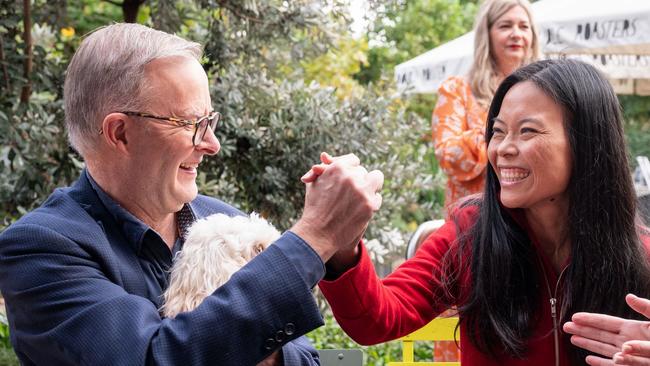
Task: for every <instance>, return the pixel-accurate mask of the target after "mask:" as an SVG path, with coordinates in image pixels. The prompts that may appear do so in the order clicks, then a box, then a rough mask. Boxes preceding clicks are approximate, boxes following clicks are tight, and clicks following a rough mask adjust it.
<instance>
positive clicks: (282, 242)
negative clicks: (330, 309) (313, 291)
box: [275, 231, 325, 288]
mask: <svg viewBox="0 0 650 366" xmlns="http://www.w3.org/2000/svg"><path fill="white" fill-rule="evenodd" d="M275 245H277V247H278V249H280V251H281V252H282V253H283V254H284V255H285V256H286V257H287V258H288V260H289V261H290V262H291V263H292V264H293V265H294V267H296V269H297V270H298V273H300V276H301V277H302V279H303V281H305V283H306V284H307V285H308V286H309V288H314V286H316V284H317V283H318V282H319V281H320V280H321V279H322V278H323V276H325V264H324V263H323V261H322V260H321V258H320V256H319V255H318V254H317V253H316V252H315V251H314V249H312V247H311V246H309V244H307V242H305V241H304V240H303V239H302V238H301V237H299V236H298V235H296V234H294V233H293V232H291V231H286V232H285V233H284V234H282V236H281V237H280V239H278V240H277V241H276V242H275Z"/></svg>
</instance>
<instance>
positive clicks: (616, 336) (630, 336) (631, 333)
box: [563, 295, 650, 366]
mask: <svg viewBox="0 0 650 366" xmlns="http://www.w3.org/2000/svg"><path fill="white" fill-rule="evenodd" d="M625 301H626V302H627V304H628V305H629V306H630V307H631V308H632V309H633V310H634V311H636V312H637V313H639V314H643V315H644V316H645V317H646V318H650V300H647V299H643V298H640V297H637V296H634V295H627V296H626V297H625ZM563 329H564V331H565V332H567V333H569V334H572V336H571V343H573V344H574V345H576V346H578V347H581V348H584V349H586V350H588V351H591V352H594V353H597V354H599V355H602V356H605V357H606V358H604V357H598V356H587V359H586V361H587V363H588V364H589V365H592V366H605V365H607V366H611V365H630V366H641V365H648V366H650V322H649V321H639V320H630V319H623V318H618V317H615V316H610V315H604V314H593V313H576V314H574V315H573V316H572V317H571V321H570V322H567V323H565V324H564V327H563Z"/></svg>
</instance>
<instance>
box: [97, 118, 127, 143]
mask: <svg viewBox="0 0 650 366" xmlns="http://www.w3.org/2000/svg"><path fill="white" fill-rule="evenodd" d="M127 118H129V117H128V116H127V115H126V114H124V113H110V114H108V115H106V117H104V120H103V121H102V137H103V138H104V141H105V142H106V144H107V145H108V146H109V147H110V148H111V149H117V150H120V151H122V152H124V153H127V152H128V138H127V130H128V127H129V126H128V124H127V122H126V119H127Z"/></svg>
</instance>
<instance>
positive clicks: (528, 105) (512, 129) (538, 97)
mask: <svg viewBox="0 0 650 366" xmlns="http://www.w3.org/2000/svg"><path fill="white" fill-rule="evenodd" d="M564 117H565V116H564V113H563V110H562V107H561V106H560V105H558V104H557V103H556V102H555V101H554V100H553V99H551V98H550V97H549V96H548V95H546V94H545V93H544V92H542V90H540V89H539V88H538V87H537V86H536V85H535V84H533V83H532V82H530V81H526V82H521V83H519V84H516V85H514V86H513V87H512V88H510V90H509V91H508V92H507V93H506V95H505V97H504V98H503V103H502V104H501V110H500V111H499V115H498V116H497V117H495V118H494V122H493V125H492V137H491V139H490V141H489V143H488V148H487V151H488V159H489V161H490V165H491V166H492V169H494V171H495V172H496V175H497V177H498V179H499V183H500V186H501V194H500V197H501V203H502V204H503V205H504V206H505V207H509V208H534V207H536V206H537V205H540V204H548V203H553V204H560V203H562V204H565V203H567V201H568V197H567V193H566V190H567V187H568V184H569V179H570V177H571V164H572V162H571V148H570V146H569V139H568V136H567V132H566V129H565V125H564V124H565V122H564Z"/></svg>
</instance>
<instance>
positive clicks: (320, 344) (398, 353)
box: [307, 314, 433, 366]
mask: <svg viewBox="0 0 650 366" xmlns="http://www.w3.org/2000/svg"><path fill="white" fill-rule="evenodd" d="M324 320H325V325H324V326H322V327H320V328H318V329H315V330H313V331H311V332H310V333H308V334H307V338H309V340H310V341H311V342H312V344H313V345H314V347H315V348H316V349H361V350H362V351H363V353H364V363H363V364H364V365H372V366H384V365H387V364H388V363H389V362H391V361H401V360H402V344H401V342H400V341H391V342H385V343H380V344H377V345H374V346H361V345H359V344H357V343H356V342H355V341H353V340H352V339H351V338H350V337H348V336H347V335H346V334H345V333H344V332H343V330H342V329H341V327H340V326H339V324H338V323H337V322H336V319H334V317H333V316H332V315H331V314H328V315H325V316H324ZM432 354H433V342H415V347H414V358H415V361H431V358H432Z"/></svg>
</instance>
